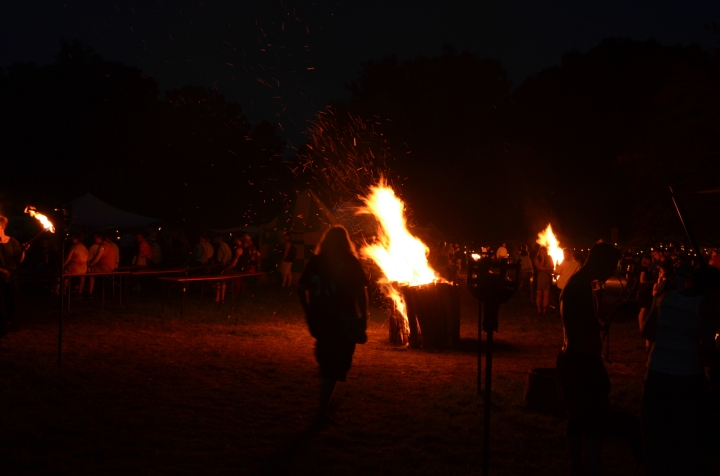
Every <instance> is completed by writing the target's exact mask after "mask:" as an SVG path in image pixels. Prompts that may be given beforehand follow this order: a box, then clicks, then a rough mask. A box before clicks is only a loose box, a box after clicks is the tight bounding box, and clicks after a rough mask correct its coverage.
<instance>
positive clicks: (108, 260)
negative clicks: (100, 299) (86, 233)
mask: <svg viewBox="0 0 720 476" xmlns="http://www.w3.org/2000/svg"><path fill="white" fill-rule="evenodd" d="M94 239H95V244H97V245H98V248H97V252H96V253H95V256H94V257H93V259H92V260H91V261H90V262H89V263H88V273H110V272H112V271H114V270H115V268H117V263H118V261H119V257H118V256H117V255H116V254H115V247H113V246H112V244H110V243H108V239H107V238H106V237H105V235H104V234H103V233H95V235H94ZM88 283H89V284H88V296H89V297H90V298H91V299H92V294H93V291H94V290H95V278H94V277H93V276H90V277H89V280H88Z"/></svg>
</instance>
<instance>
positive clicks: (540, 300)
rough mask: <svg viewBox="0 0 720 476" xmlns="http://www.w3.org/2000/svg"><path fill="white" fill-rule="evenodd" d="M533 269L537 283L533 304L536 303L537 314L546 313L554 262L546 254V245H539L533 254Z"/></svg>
mask: <svg viewBox="0 0 720 476" xmlns="http://www.w3.org/2000/svg"><path fill="white" fill-rule="evenodd" d="M534 264H535V269H537V284H536V289H537V290H536V296H535V304H536V305H537V311H538V314H547V313H548V305H549V304H550V290H551V289H552V273H553V270H554V269H555V264H554V263H553V260H552V258H551V257H550V255H549V254H548V250H547V248H546V247H544V246H541V247H540V249H539V250H538V254H537V256H535V261H534Z"/></svg>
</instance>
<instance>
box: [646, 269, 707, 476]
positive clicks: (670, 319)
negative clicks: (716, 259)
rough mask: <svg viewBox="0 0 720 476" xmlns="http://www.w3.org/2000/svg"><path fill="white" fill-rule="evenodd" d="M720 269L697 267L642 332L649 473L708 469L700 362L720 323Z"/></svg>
mask: <svg viewBox="0 0 720 476" xmlns="http://www.w3.org/2000/svg"><path fill="white" fill-rule="evenodd" d="M718 316H720V270H719V269H717V268H715V267H713V266H701V267H700V268H698V269H697V270H695V271H694V272H693V273H691V274H690V275H689V276H688V279H687V284H686V288H685V289H684V290H682V291H670V292H669V293H668V294H667V295H666V296H665V297H664V298H663V300H662V302H661V303H660V305H659V306H658V312H657V313H651V316H650V318H649V319H648V320H647V322H646V323H645V328H644V329H643V334H644V335H646V336H647V337H649V338H650V339H651V341H652V342H653V345H652V349H651V350H650V355H649V357H648V363H647V373H646V376H645V387H644V389H643V402H642V410H641V416H642V432H643V449H644V453H645V465H646V466H645V469H646V471H647V474H648V475H649V476H653V475H663V474H703V475H704V474H711V472H712V471H711V470H710V468H709V461H708V457H709V455H710V451H712V447H711V444H712V443H711V442H712V437H711V432H712V429H711V426H712V420H713V419H712V412H711V409H710V406H709V394H708V381H707V378H706V372H705V367H706V366H709V367H711V366H712V364H714V363H715V361H714V360H713V358H714V357H716V355H717V354H716V353H717V349H716V348H715V334H716V332H717V330H718V325H719V324H720V322H719V319H718Z"/></svg>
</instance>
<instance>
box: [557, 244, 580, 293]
mask: <svg viewBox="0 0 720 476" xmlns="http://www.w3.org/2000/svg"><path fill="white" fill-rule="evenodd" d="M581 267H582V266H581V265H580V263H579V262H578V261H577V260H576V259H575V254H574V253H573V252H572V251H570V249H569V248H565V249H564V250H563V262H562V263H560V264H559V265H557V266H556V267H555V274H557V275H558V278H557V287H558V290H559V291H560V292H562V290H563V289H565V286H566V285H567V282H568V281H569V280H570V277H571V276H572V275H573V274H575V273H577V272H578V271H579V270H580V268H581Z"/></svg>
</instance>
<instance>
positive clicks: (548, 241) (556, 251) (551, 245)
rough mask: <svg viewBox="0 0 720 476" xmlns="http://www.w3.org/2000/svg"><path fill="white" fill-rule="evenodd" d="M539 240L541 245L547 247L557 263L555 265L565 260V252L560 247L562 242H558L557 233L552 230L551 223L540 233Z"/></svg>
mask: <svg viewBox="0 0 720 476" xmlns="http://www.w3.org/2000/svg"><path fill="white" fill-rule="evenodd" d="M537 242H538V243H539V244H540V245H541V246H544V247H546V248H547V250H548V254H549V255H550V257H551V258H552V260H553V263H555V266H557V265H559V264H560V263H562V262H563V259H565V254H564V253H563V250H562V248H561V247H560V243H559V242H558V240H557V238H556V237H555V234H554V233H553V231H552V226H551V225H549V224H548V226H547V228H545V230H544V231H541V232H540V233H538V239H537Z"/></svg>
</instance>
